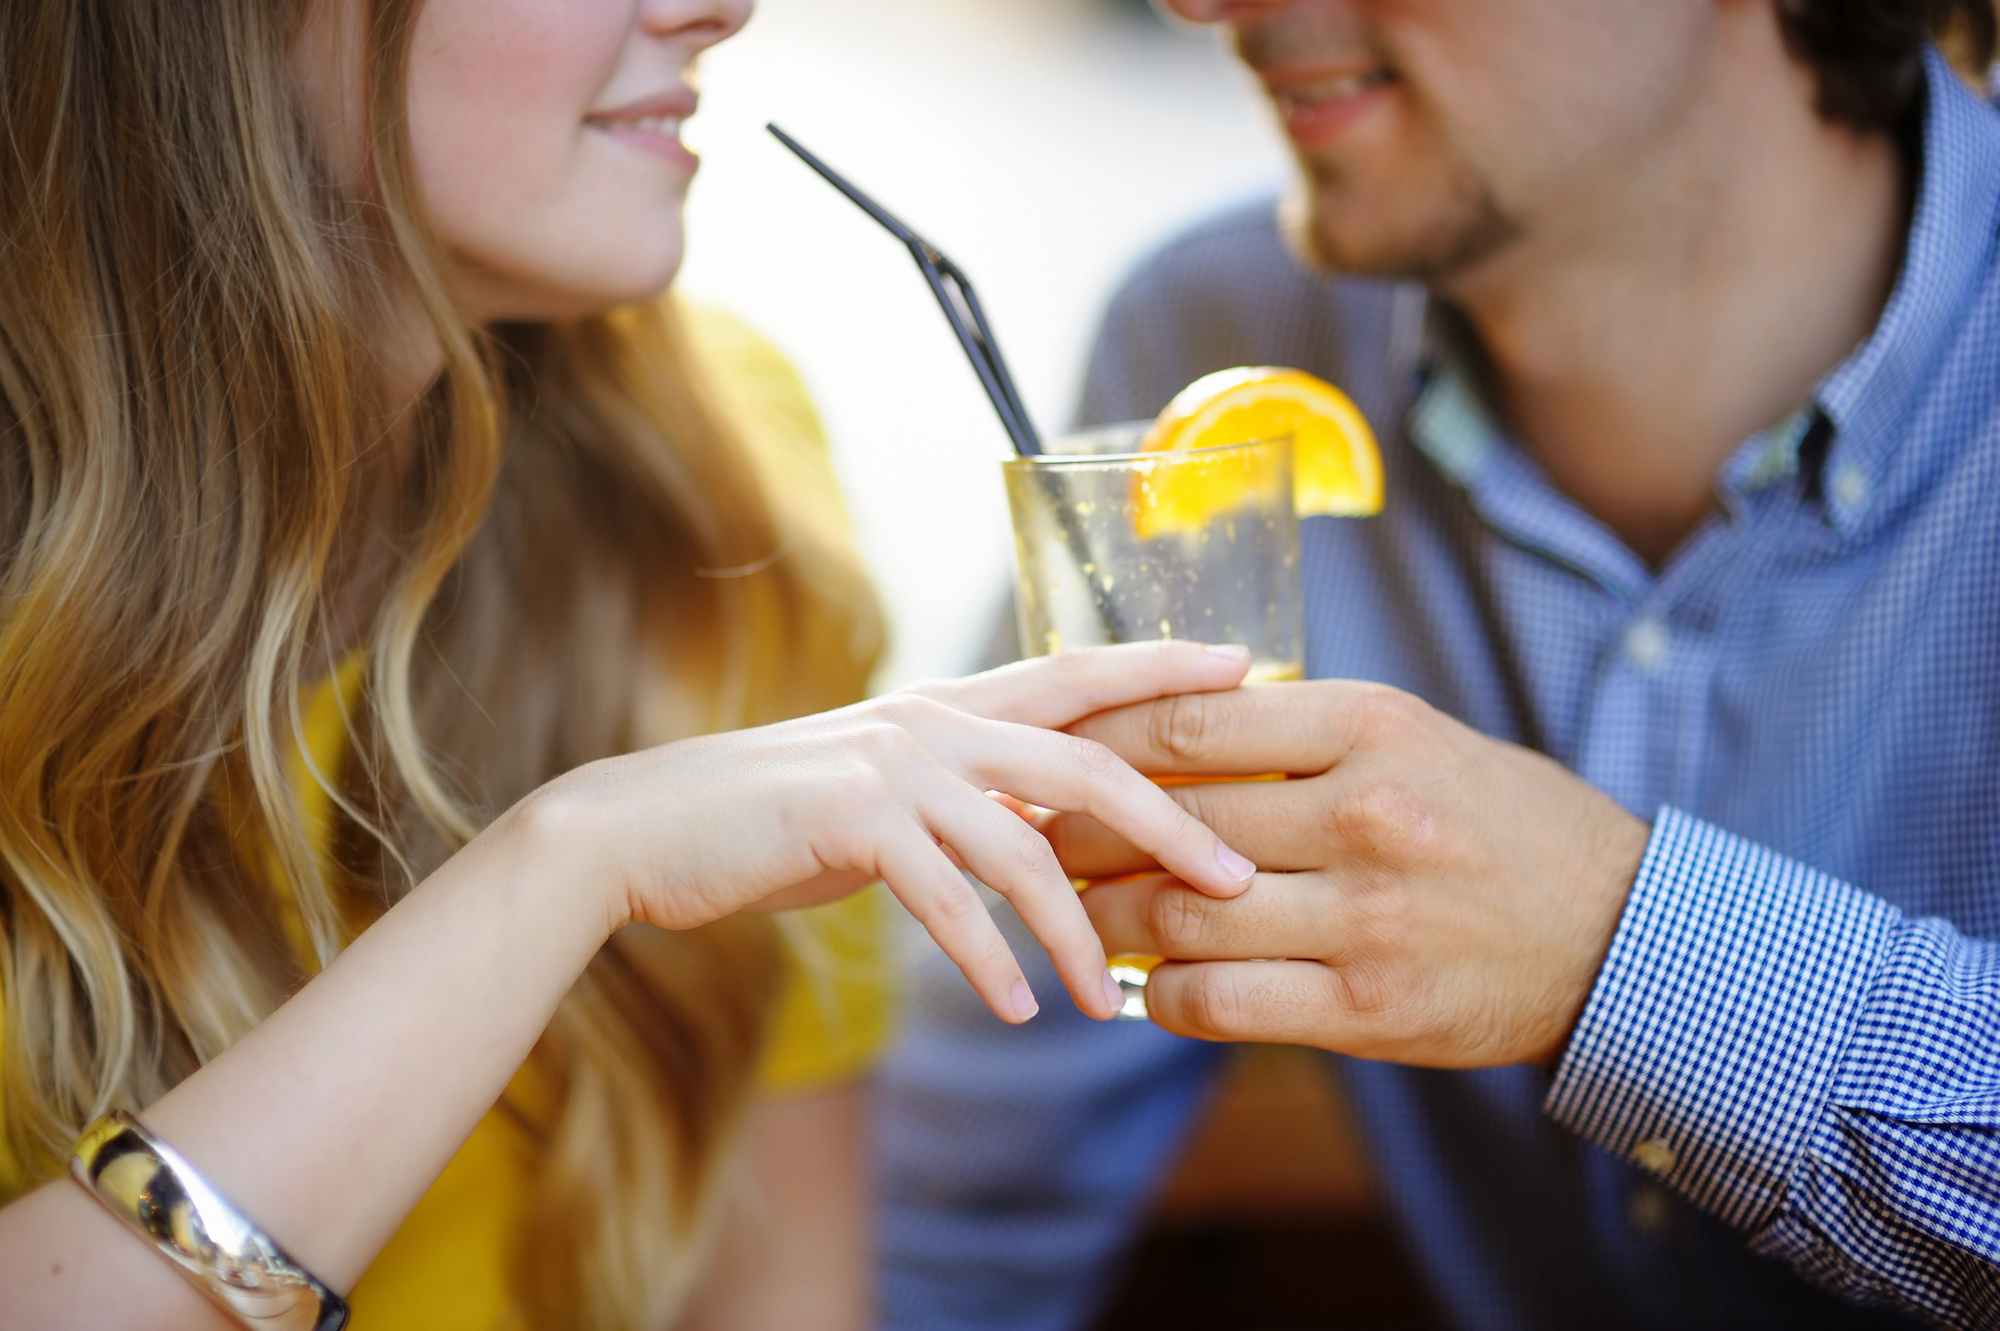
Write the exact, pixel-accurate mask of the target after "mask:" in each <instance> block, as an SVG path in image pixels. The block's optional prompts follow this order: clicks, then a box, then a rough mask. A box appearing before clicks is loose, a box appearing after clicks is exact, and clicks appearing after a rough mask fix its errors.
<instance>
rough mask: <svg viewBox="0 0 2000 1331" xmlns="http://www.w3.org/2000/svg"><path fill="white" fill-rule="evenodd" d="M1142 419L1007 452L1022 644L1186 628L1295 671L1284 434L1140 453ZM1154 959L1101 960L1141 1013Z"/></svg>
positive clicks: (1293, 556) (1269, 674) (1297, 650)
mask: <svg viewBox="0 0 2000 1331" xmlns="http://www.w3.org/2000/svg"><path fill="white" fill-rule="evenodd" d="M1145 430H1146V425H1145V423H1143V422H1140V423H1135V424H1129V425H1116V426H1110V427H1107V428H1105V429H1100V430H1091V431H1087V432H1085V433H1082V434H1075V435H1070V436H1068V437H1066V438H1062V439H1057V440H1054V441H1051V442H1050V443H1049V444H1048V445H1047V450H1046V451H1045V452H1044V453H1042V454H1040V455H1038V456H1034V457H1020V458H1013V459H1010V460H1009V461H1008V462H1007V463H1006V464H1005V471H1006V481H1007V503H1008V507H1009V508H1010V509H1011V511H1012V514H1013V519H1014V554H1015V561H1016V565H1015V566H1016V571H1017V579H1018V580H1017V587H1016V604H1017V607H1018V614H1019V628H1020V634H1021V650H1022V651H1023V652H1024V653H1026V654H1027V655H1030V656H1046V655H1049V654H1052V653H1054V652H1059V651H1062V650H1064V649H1065V648H1070V647H1088V646H1095V645H1099V644H1103V643H1118V642H1146V641H1151V640H1153V639H1158V638H1186V639H1191V640H1193V641H1196V642H1208V643H1241V644H1243V645H1245V646H1247V647H1249V649H1250V660H1251V667H1250V678H1251V679H1254V680H1278V679H1299V678H1301V677H1302V676H1303V674H1304V668H1303V667H1304V653H1303V650H1302V647H1301V642H1302V639H1303V636H1304V634H1303V626H1302V617H1301V610H1300V605H1301V596H1300V590H1299V521H1298V516H1297V513H1296V510H1295V509H1294V507H1293V502H1292V441H1291V439H1290V438H1289V437H1284V438H1278V439H1262V440H1253V441H1250V442H1247V443H1240V444H1228V445H1224V446H1221V447H1217V448H1198V449H1186V450H1175V451H1157V452H1141V451H1139V443H1140V439H1141V438H1142V437H1143V435H1144V433H1145ZM1158 962H1159V958H1158V957H1138V956H1117V957H1113V958H1111V974H1112V976H1113V977H1114V978H1115V979H1116V980H1117V981H1118V983H1119V986H1120V987H1121V988H1122V989H1124V991H1125V1007H1124V1010H1123V1011H1122V1012H1121V1013H1120V1015H1121V1016H1123V1017H1127V1018H1131V1019H1134V1020H1141V1019H1144V1018H1145V1016H1146V991H1145V985H1146V976H1147V974H1148V973H1149V972H1150V971H1151V970H1152V968H1153V966H1154V965H1156V964H1158Z"/></svg>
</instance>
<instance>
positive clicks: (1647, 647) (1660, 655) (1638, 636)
mask: <svg viewBox="0 0 2000 1331" xmlns="http://www.w3.org/2000/svg"><path fill="white" fill-rule="evenodd" d="M1673 645H1674V641H1673V635H1671V634H1669V633H1668V632H1667V626H1666V625H1665V624H1662V623H1661V622H1660V621H1659V620H1657V619H1642V620H1640V621H1639V622H1638V623H1636V624H1634V625H1633V626H1632V627H1631V628H1629V629H1627V630H1625V655H1626V656H1627V657H1628V658H1630V660H1631V662H1632V664H1633V665H1635V666H1637V667H1639V669H1641V670H1644V671H1647V672H1648V673H1650V672H1652V671H1655V670H1658V669H1659V668H1660V667H1661V666H1662V665H1664V664H1665V663H1666V659H1667V652H1668V650H1669V649H1670V648H1672V647H1673Z"/></svg>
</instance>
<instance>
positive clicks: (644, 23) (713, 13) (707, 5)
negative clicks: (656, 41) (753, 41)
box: [639, 0, 755, 48]
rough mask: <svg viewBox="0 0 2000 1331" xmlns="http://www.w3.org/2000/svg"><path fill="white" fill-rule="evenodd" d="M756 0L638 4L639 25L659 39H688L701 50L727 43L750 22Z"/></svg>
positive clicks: (670, 0) (656, 0)
mask: <svg viewBox="0 0 2000 1331" xmlns="http://www.w3.org/2000/svg"><path fill="white" fill-rule="evenodd" d="M753 8H755V0H641V4H640V7H639V24H640V26H641V27H643V28H644V29H645V30H646V31H647V32H650V33H652V34H653V35H655V36H658V37H691V38H696V39H698V41H699V44H700V46H701V47H704V48H706V47H710V46H713V45H715V44H716V43H717V42H720V41H727V40H728V39H729V38H731V37H734V36H735V35H736V34H737V33H738V32H740V31H742V28H743V25H744V24H745V23H748V22H749V21H750V11H751V10H752V9H753Z"/></svg>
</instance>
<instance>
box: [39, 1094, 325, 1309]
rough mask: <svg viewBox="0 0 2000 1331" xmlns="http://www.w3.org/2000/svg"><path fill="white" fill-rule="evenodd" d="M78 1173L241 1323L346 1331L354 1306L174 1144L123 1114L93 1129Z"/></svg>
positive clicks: (81, 1145) (72, 1163)
mask: <svg viewBox="0 0 2000 1331" xmlns="http://www.w3.org/2000/svg"><path fill="white" fill-rule="evenodd" d="M69 1172H70V1176H71V1177H73V1178H74V1179H75V1180H76V1181H77V1182H78V1183H80V1184H82V1185H83V1188H84V1191H86V1192H88V1193H89V1194H90V1195H91V1196H93V1197H95V1198H96V1199H97V1200H98V1201H100V1202H102V1203H103V1204H104V1207H105V1209H106V1210H108V1211H110V1212H111V1214H113V1215H115V1216H117V1217H118V1218H119V1219H120V1220H121V1221H123V1222H124V1223H125V1227H126V1228H128V1229H130V1230H131V1231H132V1232H133V1233H134V1234H137V1235H138V1236H139V1237H140V1238H142V1239H144V1240H145V1241H146V1242H147V1243H148V1244H150V1245H152V1247H153V1248H154V1249H156V1250H157V1251H158V1252H159V1254H160V1255H161V1256H162V1257H165V1258H166V1259H167V1260H168V1261H170V1262H172V1263H173V1264H174V1266H175V1267H176V1268H178V1269H179V1270H180V1272H181V1274H183V1275H185V1276H186V1277H187V1278H188V1279H189V1280H192V1281H193V1282H194V1283H195V1286H196V1287H197V1288H199V1289H200V1290H201V1291H202V1292H203V1293H204V1294H206V1295H208V1297H209V1298H211V1299H213V1300H214V1301H215V1302H216V1304H217V1305H218V1306H219V1307H221V1309H222V1310H223V1311H224V1312H226V1313H228V1314H229V1315H230V1316H231V1317H233V1318H234V1319H235V1320H236V1321H238V1322H239V1323H241V1324H242V1325H244V1326H247V1327H254V1328H258V1331H340V1329H341V1328H342V1327H344V1326H346V1325H347V1304H346V1303H345V1302H344V1301H342V1299H341V1297H340V1296H339V1295H338V1294H335V1293H334V1292H333V1291H332V1290H330V1289H328V1288H327V1287H326V1286H325V1285H323V1284H321V1283H320V1282H319V1281H318V1280H316V1279H314V1278H313V1276H312V1275H311V1274H310V1273H308V1272H307V1271H306V1270H305V1269H304V1268H303V1267H301V1266H300V1265H299V1264H298V1263H296V1262H294V1261H293V1260H292V1259H291V1258H289V1257H287V1256H286V1255H285V1252H284V1250H283V1249H282V1248H280V1247H279V1246H278V1245H277V1244H276V1243H273V1242H272V1241H271V1237H270V1236H269V1235H268V1234H266V1233H264V1231H263V1230H261V1229H258V1228H257V1227H256V1226H255V1225H253V1224H251V1223H250V1221H249V1220H247V1219H245V1218H244V1216H243V1213H242V1212H241V1211H238V1210H237V1209H236V1208H235V1207H233V1206H231V1205H230V1204H229V1203H228V1202H226V1201H224V1200H223V1199H222V1198H221V1197H220V1196H218V1195H217V1194H216V1192H215V1190H214V1189H212V1188H210V1187H209V1186H208V1184H207V1183H205V1182H204V1181H203V1180H202V1177H201V1175H199V1174H197V1173H196V1172H195V1171H194V1169H193V1168H192V1167H191V1166H190V1165H189V1164H188V1162H187V1161H186V1160H183V1159H182V1158H181V1156H180V1153H179V1152H178V1151H176V1150H174V1148H173V1147H171V1146H169V1145H167V1144H166V1143H165V1142H163V1141H161V1140H160V1139H159V1138H158V1137H155V1136H154V1135H153V1134H152V1133H150V1132H148V1131H147V1130H146V1128H145V1125H143V1124H142V1123H140V1122H139V1120H138V1119H136V1118H133V1117H132V1116H131V1115H130V1114H127V1113H125V1112H123V1111H122V1110H114V1111H113V1112H111V1113H109V1114H106V1115H105V1116H104V1117H103V1118H100V1119H98V1120H97V1122H95V1123H93V1124H91V1125H90V1126H89V1127H88V1128H86V1129H84V1133H83V1136H82V1137H80V1138H78V1140H77V1143H76V1150H75V1152H74V1153H73V1154H72V1155H71V1156H70V1158H69Z"/></svg>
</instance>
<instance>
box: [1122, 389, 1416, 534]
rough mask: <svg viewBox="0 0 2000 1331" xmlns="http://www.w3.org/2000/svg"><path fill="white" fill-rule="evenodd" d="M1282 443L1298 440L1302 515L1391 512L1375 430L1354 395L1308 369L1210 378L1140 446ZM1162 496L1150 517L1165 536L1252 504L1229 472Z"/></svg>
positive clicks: (1150, 502) (1170, 407)
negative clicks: (1281, 438) (1284, 438)
mask: <svg viewBox="0 0 2000 1331" xmlns="http://www.w3.org/2000/svg"><path fill="white" fill-rule="evenodd" d="M1281 435H1290V436H1291V437H1292V453H1293V457H1292V469H1293V470H1292V498H1293V504H1294V506H1295V507H1296V508H1297V509H1298V514H1299V516H1300V517H1302V518H1309V517H1316V516H1320V515H1329V514H1330V515H1334V516H1339V517H1365V516H1367V515H1368V514H1371V513H1379V512H1381V511H1382V455H1381V453H1380V452H1379V451H1378V450H1377V449H1376V446H1375V432H1374V431H1372V430H1370V429H1369V428H1368V422H1367V420H1366V419H1364V418H1363V417H1362V415H1361V412H1360V411H1359V409H1357V408H1356V407H1355V405H1354V403H1353V401H1351V400H1350V399H1349V398H1348V396H1347V394H1345V393H1343V392H1341V391H1340V390H1339V389H1338V388H1335V387H1334V386H1333V385H1332V384H1330V383H1328V382H1326V380H1324V379H1319V378H1315V377H1314V376H1312V375H1310V374H1307V373H1306V372H1305V371H1304V370H1289V369H1284V368H1281V367H1277V366H1270V365H1254V366H1243V367H1240V368H1237V369H1234V370H1217V371H1216V372H1215V373H1214V374H1206V375H1203V376H1202V377H1201V378H1199V379H1197V380H1195V381H1194V382H1193V383H1191V384H1189V385H1188V386H1187V387H1186V388H1183V389H1182V390H1181V391H1180V392H1179V393H1178V394H1177V395H1175V397H1174V400H1173V401H1172V402H1169V403H1168V404H1167V408H1166V410H1165V411H1162V412H1161V413H1160V415H1159V419H1157V420H1155V421H1154V422H1153V428H1152V429H1150V430H1148V431H1147V432H1146V438H1145V441H1144V442H1143V443H1142V444H1141V445H1140V447H1141V448H1144V449H1147V450H1153V449H1189V448H1214V447H1218V446H1221V445H1224V444H1241V443H1248V442H1249V441H1251V440H1253V439H1275V438H1278V437H1279V436H1281ZM1224 490H1228V491H1231V492H1232V493H1229V494H1224V493H1222V491H1224ZM1193 491H1200V493H1193ZM1153 492H1154V493H1153V495H1152V496H1151V497H1150V498H1147V497H1144V496H1142V497H1141V498H1142V502H1141V510H1142V511H1141V517H1142V519H1144V520H1145V521H1144V522H1143V525H1145V526H1151V527H1153V528H1155V529H1157V530H1162V531H1164V530H1171V529H1181V530H1185V529H1187V528H1188V527H1191V526H1194V525H1198V524H1199V522H1200V521H1203V520H1205V519H1206V517H1207V516H1208V515H1212V514H1215V513H1219V512H1222V511H1223V510H1224V509H1226V508H1228V507H1230V506H1231V505H1233V504H1236V503H1240V502H1241V501H1242V498H1243V490H1242V483H1241V482H1240V481H1239V482H1238V483H1236V484H1231V483H1229V482H1228V480H1226V479H1225V477H1224V476H1223V475H1222V474H1220V473H1218V475H1216V476H1215V477H1213V478H1205V477H1204V475H1203V473H1202V472H1201V471H1199V470H1193V471H1190V472H1189V474H1188V475H1187V476H1186V477H1185V478H1184V479H1183V478H1180V477H1176V478H1175V480H1174V482H1173V483H1171V484H1164V485H1163V484H1160V483H1159V482H1157V481H1156V482H1155V484H1154V486H1153ZM1148 508H1151V509H1153V510H1154V512H1153V513H1152V515H1151V517H1150V518H1149V517H1148V515H1147V514H1146V512H1145V510H1146V509H1148Z"/></svg>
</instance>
